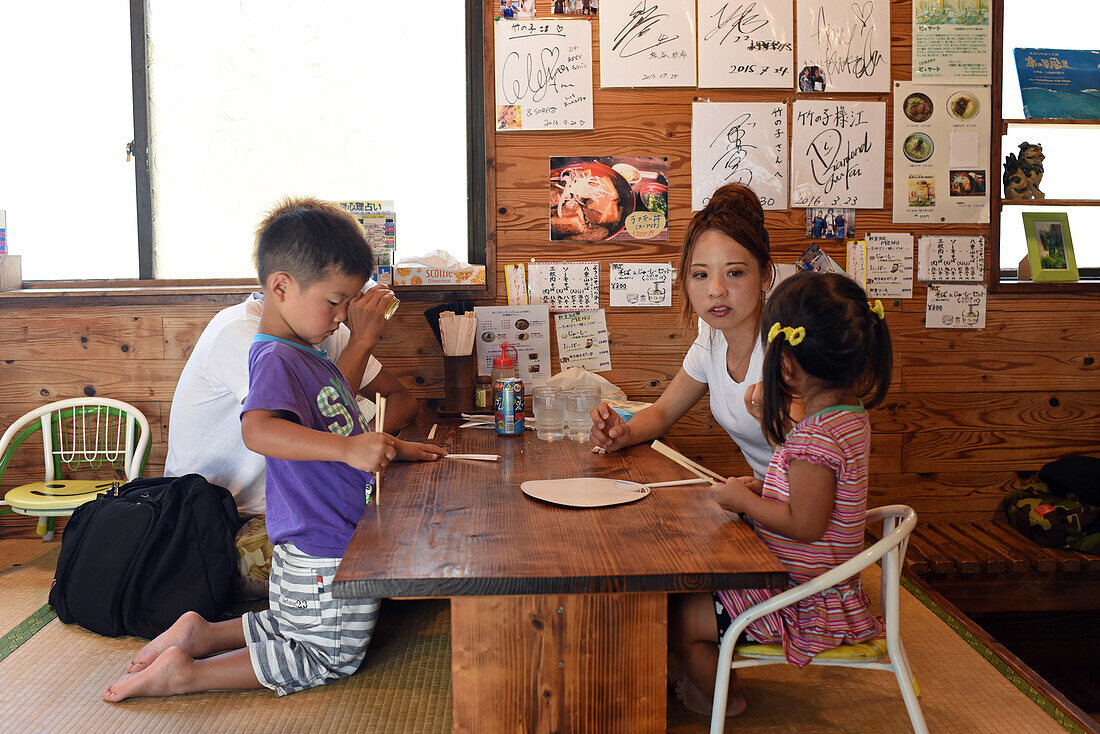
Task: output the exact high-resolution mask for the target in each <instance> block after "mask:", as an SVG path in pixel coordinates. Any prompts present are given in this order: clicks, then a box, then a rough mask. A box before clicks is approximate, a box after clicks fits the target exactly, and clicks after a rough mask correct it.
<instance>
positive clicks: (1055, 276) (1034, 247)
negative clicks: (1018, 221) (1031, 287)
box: [1023, 212, 1079, 283]
mask: <svg viewBox="0 0 1100 734" xmlns="http://www.w3.org/2000/svg"><path fill="white" fill-rule="evenodd" d="M1023 216H1024V234H1025V235H1026V236H1027V261H1028V265H1029V266H1031V279H1032V280H1033V281H1035V282H1037V283H1038V282H1046V283H1071V282H1074V281H1076V280H1078V277H1079V276H1078V274H1077V261H1076V259H1075V258H1074V256H1073V240H1072V239H1071V238H1070V234H1069V214H1067V213H1066V212H1023Z"/></svg>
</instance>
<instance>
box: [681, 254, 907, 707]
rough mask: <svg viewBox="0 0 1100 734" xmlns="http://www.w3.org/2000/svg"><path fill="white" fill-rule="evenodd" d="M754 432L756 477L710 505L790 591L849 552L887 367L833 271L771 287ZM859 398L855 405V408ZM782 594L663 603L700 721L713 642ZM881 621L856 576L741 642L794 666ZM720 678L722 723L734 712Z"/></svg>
mask: <svg viewBox="0 0 1100 734" xmlns="http://www.w3.org/2000/svg"><path fill="white" fill-rule="evenodd" d="M761 328H762V332H763V334H762V337H763V338H764V339H765V340H766V344H765V354H764V367H763V419H762V424H763V429H764V435H765V436H767V438H768V440H769V441H770V442H772V443H774V444H776V448H775V453H774V454H773V456H772V460H771V464H770V465H769V466H768V473H767V478H766V479H765V480H764V481H763V482H761V481H760V480H758V479H754V478H752V477H741V478H734V479H730V480H729V481H727V482H726V484H724V485H720V486H718V487H716V488H715V490H716V491H715V499H716V500H717V502H718V504H719V505H721V506H722V507H723V508H724V509H726V510H729V511H730V512H736V513H743V514H745V515H747V516H748V517H749V518H751V520H752V521H753V524H754V529H755V531H756V534H757V535H758V536H760V538H761V539H762V540H763V541H764V543H765V544H766V545H767V546H768V547H769V548H770V549H771V551H772V552H773V553H775V555H776V556H777V557H778V558H779V560H781V561H782V562H783V564H784V565H785V566H786V567H787V569H788V571H789V572H790V585H791V586H797V585H799V584H802V583H804V582H806V581H809V580H810V579H813V578H815V577H816V576H819V575H820V574H822V573H824V572H825V571H828V570H829V569H832V568H835V567H836V566H838V565H839V564H841V563H843V562H844V561H846V560H848V559H849V558H851V557H853V556H854V555H856V554H857V553H859V552H860V551H861V550H862V548H863V532H864V512H865V510H866V506H867V476H868V464H869V458H870V449H871V441H870V438H871V427H870V423H869V421H868V418H867V413H866V410H865V409H866V408H873V407H875V406H876V405H878V404H879V403H881V402H882V400H883V399H884V398H885V396H886V391H887V390H888V388H889V386H890V373H891V366H892V363H893V356H892V348H891V343H890V333H889V331H888V330H887V328H886V322H885V321H884V320H883V309H882V304H881V303H880V302H878V301H876V302H875V304H874V305H873V306H871V305H869V304H868V302H867V296H866V293H864V291H863V289H862V288H860V286H859V285H858V284H856V283H855V282H854V281H852V280H851V279H849V278H848V277H846V276H844V275H839V274H836V273H828V274H824V273H813V272H808V273H802V274H799V275H796V276H794V277H792V278H789V279H788V280H786V281H784V282H783V283H781V284H780V285H779V286H778V287H777V288H776V290H775V292H774V293H773V294H772V296H771V297H770V298H769V299H768V301H767V304H766V306H765V310H764V317H763V325H762V327H761ZM795 396H799V397H801V399H802V401H803V404H804V407H805V416H806V417H805V418H803V419H802V420H801V421H799V422H798V423H797V424H796V425H795V426H794V428H793V429H791V430H790V431H789V432H786V431H785V428H784V427H785V426H789V425H790V420H791V416H790V406H791V402H792V400H793V399H794V397H795ZM863 398H865V400H861V399H863ZM779 591H782V589H732V590H729V591H720V592H716V593H714V594H713V595H712V594H686V595H680V596H674V597H672V603H671V609H670V615H671V618H670V642H671V646H672V649H673V652H674V653H675V655H676V657H677V659H678V660H679V662H680V664H681V666H683V669H684V671H683V672H684V674H683V675H681V676H679V677H678V679H677V681H676V687H677V694H678V696H679V697H680V700H681V701H682V702H683V703H684V705H685V706H686V707H687V708H689V709H690V710H693V711H698V712H699V713H704V714H709V713H710V705H711V704H710V701H711V696H712V695H713V693H714V675H715V671H716V669H717V664H718V648H717V645H716V643H717V642H718V641H719V640H720V639H721V636H722V634H723V633H724V632H725V631H726V629H727V628H728V627H729V625H730V623H731V622H732V619H733V618H734V617H736V616H737V615H738V614H740V613H741V612H743V611H744V610H746V609H748V608H749V607H752V606H754V605H756V604H758V603H760V602H762V601H764V600H766V599H768V598H769V597H771V596H773V595H775V594H776V593H778V592H779ZM882 634H883V626H882V622H881V620H879V619H878V618H876V617H874V616H873V615H872V614H871V612H870V602H869V600H868V598H867V595H866V594H865V593H864V591H863V587H862V585H861V584H860V579H859V576H858V575H857V576H853V577H852V578H850V579H848V580H847V581H845V582H844V583H842V584H840V585H838V586H835V587H833V588H830V589H826V590H825V591H822V592H820V593H818V594H815V595H813V596H810V597H807V598H806V599H803V600H802V601H800V602H797V603H796V604H793V605H791V606H788V607H786V608H784V609H780V610H779V611H778V612H775V613H773V614H770V615H768V616H766V617H762V618H761V619H759V620H757V621H755V622H753V623H752V624H750V625H749V627H748V630H747V635H748V636H749V637H751V638H752V639H753V640H756V641H757V642H761V643H782V644H783V650H784V653H785V655H786V657H787V660H788V661H789V662H791V663H793V664H794V665H796V666H798V667H802V666H804V665H806V664H807V663H808V662H809V661H810V659H811V658H813V656H814V655H816V654H818V653H820V652H823V651H824V650H828V649H830V648H833V647H836V646H837V645H840V644H843V643H855V642H864V641H866V640H869V639H873V638H875V637H881V636H882ZM745 706H746V702H745V697H744V695H743V694H742V693H741V692H740V690H739V689H738V686H737V681H736V678H735V677H734V676H733V675H731V677H730V693H729V704H728V705H727V709H726V715H727V716H735V715H737V714H739V713H741V712H742V711H744V709H745Z"/></svg>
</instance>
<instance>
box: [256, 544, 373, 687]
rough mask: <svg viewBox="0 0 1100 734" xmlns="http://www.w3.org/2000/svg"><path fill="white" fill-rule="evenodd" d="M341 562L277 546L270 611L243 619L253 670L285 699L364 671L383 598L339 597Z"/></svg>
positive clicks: (270, 593)
mask: <svg viewBox="0 0 1100 734" xmlns="http://www.w3.org/2000/svg"><path fill="white" fill-rule="evenodd" d="M339 565H340V559H339V558H318V557H316V556H311V555H307V554H305V553H303V552H302V551H300V550H298V549H297V548H295V547H294V545H293V544H290V543H285V544H281V545H277V546H275V553H274V555H273V557H272V559H271V581H270V583H269V585H268V599H269V607H270V608H269V609H265V610H264V611H262V612H249V613H247V614H245V615H244V638H245V644H246V645H247V646H248V654H249V656H250V657H251V659H252V668H253V670H255V672H256V677H257V678H259V680H260V683H261V684H262V685H263V686H265V687H266V688H270V689H272V690H273V691H275V693H276V694H278V695H280V696H285V695H286V694H288V693H294V692H295V691H302V690H305V689H306V688H312V687H314V686H320V685H324V684H325V683H329V682H331V681H334V680H336V679H337V678H344V677H346V676H349V675H351V674H352V673H354V672H355V671H356V670H358V669H359V664H360V663H361V662H362V660H363V657H364V656H365V655H366V652H367V645H368V644H369V643H370V639H371V634H372V632H373V630H374V623H375V621H376V620H377V618H378V605H379V601H378V599H334V598H333V596H332V579H333V577H334V576H335V575H336V567H337V566H339Z"/></svg>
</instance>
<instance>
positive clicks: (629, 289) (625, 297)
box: [608, 262, 672, 307]
mask: <svg viewBox="0 0 1100 734" xmlns="http://www.w3.org/2000/svg"><path fill="white" fill-rule="evenodd" d="M610 267H611V273H610V281H609V285H608V292H609V294H610V296H611V299H610V300H611V305H612V306H631V307H633V306H671V305H672V263H670V262H668V263H611V266H610Z"/></svg>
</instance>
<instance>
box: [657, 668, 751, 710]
mask: <svg viewBox="0 0 1100 734" xmlns="http://www.w3.org/2000/svg"><path fill="white" fill-rule="evenodd" d="M670 677H671V678H672V682H673V685H674V686H675V689H676V698H677V699H679V701H680V703H682V704H683V705H684V708H686V709H687V710H688V711H691V712H692V713H696V714H702V715H703V716H710V714H711V709H712V708H713V706H714V700H713V699H712V698H711V697H710V696H708V695H707V694H705V693H703V692H702V691H701V690H699V686H697V685H695V684H694V683H692V682H691V679H690V678H688V677H687V674H686V673H684V672H683V671H676V672H675V673H672V674H671V676H670ZM748 705H749V703H748V701H746V700H745V694H743V693H741V687H740V686H739V685H738V684H737V681H736V680H734V681H732V682H731V683H730V690H729V695H727V696H726V717H727V718H728V717H730V716H738V715H739V714H743V713H744V712H745V709H746V708H748Z"/></svg>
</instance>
